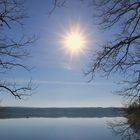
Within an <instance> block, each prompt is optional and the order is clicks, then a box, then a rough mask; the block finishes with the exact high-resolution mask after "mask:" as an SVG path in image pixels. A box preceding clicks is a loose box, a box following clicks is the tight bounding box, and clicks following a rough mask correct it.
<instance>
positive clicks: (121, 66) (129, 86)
mask: <svg viewBox="0 0 140 140" xmlns="http://www.w3.org/2000/svg"><path fill="white" fill-rule="evenodd" d="M90 5H91V6H93V8H94V9H95V11H94V13H95V17H96V18H97V20H98V21H99V23H98V24H99V25H100V26H101V27H102V29H103V30H106V29H109V28H113V27H114V28H115V27H116V28H117V34H115V36H114V37H113V38H115V39H113V38H112V37H110V38H111V39H110V41H109V42H107V43H105V44H102V45H101V47H100V49H99V50H97V52H96V53H95V54H94V55H93V59H92V62H91V66H90V70H89V71H88V72H87V73H86V74H91V76H92V79H93V77H94V76H95V75H96V72H101V73H103V74H104V76H107V77H108V76H110V75H111V74H112V73H117V72H118V73H120V74H123V75H124V80H123V82H122V84H124V86H123V88H122V89H121V90H120V91H118V92H117V93H119V95H122V96H123V97H126V98H127V99H128V101H129V102H133V101H136V100H139V98H140V1H139V0H100V1H99V0H91V1H90Z"/></svg>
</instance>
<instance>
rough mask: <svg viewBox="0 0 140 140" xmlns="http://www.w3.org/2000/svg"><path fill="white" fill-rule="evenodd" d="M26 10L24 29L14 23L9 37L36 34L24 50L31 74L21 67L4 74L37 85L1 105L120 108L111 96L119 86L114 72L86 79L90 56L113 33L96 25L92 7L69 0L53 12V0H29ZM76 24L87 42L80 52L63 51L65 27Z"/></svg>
mask: <svg viewBox="0 0 140 140" xmlns="http://www.w3.org/2000/svg"><path fill="white" fill-rule="evenodd" d="M25 8H26V11H27V13H28V15H29V18H28V19H25V20H24V27H23V28H21V27H20V26H18V25H17V26H16V27H14V26H13V29H12V32H11V31H10V35H11V36H13V37H15V38H17V39H18V38H20V37H21V35H22V34H24V35H27V36H31V35H33V34H35V35H36V36H39V39H38V41H37V42H36V43H35V44H33V45H32V46H30V47H29V48H27V50H28V51H29V52H30V57H28V58H25V59H24V60H23V63H25V64H26V65H27V66H31V67H34V69H33V70H32V71H31V72H30V73H29V72H26V71H25V70H22V69H13V70H12V71H10V72H9V73H8V74H7V75H4V76H3V77H4V78H5V77H6V79H8V80H14V81H16V82H18V83H20V84H24V83H25V82H26V81H28V80H29V79H30V77H31V78H32V79H33V82H34V83H35V84H37V85H38V88H37V90H36V93H35V94H34V95H32V96H31V97H30V98H29V99H28V100H23V101H21V100H15V99H14V97H12V96H10V95H2V96H1V99H2V105H5V106H33V107H36V106H40V107H71V106H72V107H74V106H76V107H84V106H85V107H92V106H121V102H120V97H119V96H116V95H114V94H112V91H114V90H116V89H117V88H118V86H117V85H116V84H115V83H114V82H116V79H117V78H116V77H115V76H117V77H118V75H117V74H116V75H115V76H114V77H112V78H109V79H107V78H104V77H96V78H94V79H93V81H91V82H90V83H87V81H88V80H89V79H90V76H87V77H85V76H84V73H83V70H84V71H86V70H88V66H89V64H90V61H91V55H92V53H94V51H95V50H96V49H98V47H99V44H100V43H101V42H103V41H105V40H108V39H110V36H112V34H113V32H115V31H116V30H117V28H116V30H109V31H106V32H103V31H101V30H99V29H98V26H97V25H95V24H94V23H95V22H96V20H97V19H94V18H93V17H92V15H93V12H94V11H93V9H92V8H90V7H88V5H87V3H86V2H85V3H81V2H79V0H71V1H69V2H68V3H66V7H61V8H57V9H55V11H54V12H53V13H52V15H50V16H49V15H48V11H49V10H50V9H51V8H52V0H47V1H46V0H36V1H34V0H29V1H28V0H27V1H26V3H25ZM74 24H79V25H80V27H81V28H82V29H84V30H83V31H84V33H85V35H86V36H87V38H88V40H89V42H90V43H89V44H88V46H87V47H86V50H85V52H84V54H83V53H81V54H79V55H73V57H72V58H71V56H70V54H68V53H66V50H64V49H63V46H62V44H61V43H59V40H60V38H61V36H62V35H64V33H65V32H67V31H68V30H69V27H70V26H71V25H74Z"/></svg>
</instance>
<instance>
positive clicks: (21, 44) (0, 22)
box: [0, 0, 35, 99]
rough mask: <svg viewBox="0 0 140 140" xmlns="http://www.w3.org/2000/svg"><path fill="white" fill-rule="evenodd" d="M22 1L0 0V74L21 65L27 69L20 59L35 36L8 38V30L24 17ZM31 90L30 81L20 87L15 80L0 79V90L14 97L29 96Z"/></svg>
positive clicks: (25, 53) (24, 55)
mask: <svg viewBox="0 0 140 140" xmlns="http://www.w3.org/2000/svg"><path fill="white" fill-rule="evenodd" d="M24 11H25V9H24V2H23V1H22V0H0V74H1V75H2V74H5V73H7V72H8V71H10V70H11V69H12V68H15V67H16V68H17V67H21V68H24V69H26V70H29V68H28V67H26V66H25V65H23V64H21V59H22V58H24V57H27V56H28V52H27V50H26V48H25V47H26V46H28V45H31V44H32V43H33V42H34V41H35V37H31V38H27V39H25V38H24V37H23V38H21V39H20V40H18V41H17V40H14V38H10V37H9V36H8V33H6V32H7V31H8V30H10V31H12V29H13V28H14V26H16V24H21V25H22V19H24V18H25V17H26V13H25V12H24ZM31 90H32V83H31V82H29V83H27V85H25V86H23V87H20V86H19V85H18V84H17V83H16V82H9V81H6V80H0V92H1V93H5V92H8V93H10V94H12V95H13V96H14V97H15V98H18V99H21V98H22V97H23V96H25V95H26V96H27V95H28V96H29V95H30V93H29V92H27V91H31Z"/></svg>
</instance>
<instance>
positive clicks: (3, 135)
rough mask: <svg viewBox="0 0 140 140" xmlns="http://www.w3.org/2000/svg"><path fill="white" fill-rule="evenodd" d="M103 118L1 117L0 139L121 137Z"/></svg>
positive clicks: (109, 139)
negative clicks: (115, 133) (113, 131)
mask: <svg viewBox="0 0 140 140" xmlns="http://www.w3.org/2000/svg"><path fill="white" fill-rule="evenodd" d="M116 119H117V120H121V119H123V117H114V118H109V117H103V118H66V117H61V118H14V119H0V140H121V138H120V137H119V136H116V135H114V133H112V131H111V130H110V129H109V127H108V122H112V121H114V120H116Z"/></svg>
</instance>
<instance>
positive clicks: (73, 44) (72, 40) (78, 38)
mask: <svg viewBox="0 0 140 140" xmlns="http://www.w3.org/2000/svg"><path fill="white" fill-rule="evenodd" d="M61 43H62V45H63V48H64V49H65V51H66V52H67V53H69V54H70V55H71V56H73V55H78V54H80V53H84V52H85V48H86V46H87V39H86V35H85V33H84V30H83V29H82V28H81V27H80V25H78V24H75V25H72V26H71V27H70V28H69V29H68V30H67V31H66V32H65V33H64V34H63V36H62V38H61Z"/></svg>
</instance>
